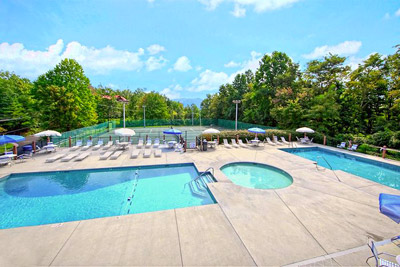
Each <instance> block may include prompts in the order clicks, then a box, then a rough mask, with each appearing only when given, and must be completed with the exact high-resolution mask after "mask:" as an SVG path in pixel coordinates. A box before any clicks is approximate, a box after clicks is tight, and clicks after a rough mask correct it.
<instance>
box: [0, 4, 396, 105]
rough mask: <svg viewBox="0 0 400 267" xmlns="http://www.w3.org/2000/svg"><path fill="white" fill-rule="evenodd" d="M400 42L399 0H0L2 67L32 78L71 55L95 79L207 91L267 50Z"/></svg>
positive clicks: (303, 58)
mask: <svg viewBox="0 0 400 267" xmlns="http://www.w3.org/2000/svg"><path fill="white" fill-rule="evenodd" d="M396 44H400V1H398V0H392V1H389V0H387V1H378V0H375V1H370V0H362V1H361V0H358V1H356V0H352V1H351V0H350V1H349V0H346V1H341V0H131V1H122V0H114V1H103V0H96V1H50V0H46V1H36V0H35V1H30V0H26V1H20V0H10V1H4V0H0V69H2V70H9V71H14V72H15V73H16V74H18V75H21V76H23V77H28V78H30V79H32V80H34V79H36V78H37V76H38V75H39V74H42V73H45V72H46V71H47V70H49V69H51V68H53V67H54V66H55V65H56V64H57V63H58V62H59V61H60V60H61V59H62V58H65V57H69V58H75V59H76V60H77V61H78V62H79V63H80V64H81V65H82V66H83V68H84V70H85V72H86V74H87V76H88V77H89V78H90V81H91V83H92V85H94V86H97V85H100V84H102V85H104V86H111V87H113V88H119V89H125V88H129V89H136V88H138V87H140V88H146V89H147V90H149V91H150V90H154V91H158V92H162V93H164V94H165V95H167V96H168V97H171V98H196V97H200V98H203V97H205V95H206V94H208V93H214V92H216V91H217V90H218V87H219V85H221V84H222V83H226V82H230V81H231V80H232V79H233V77H234V76H235V74H237V73H239V72H243V71H245V70H247V69H249V68H250V69H253V70H254V69H255V68H256V67H257V66H258V61H259V59H260V58H261V57H262V55H264V54H266V53H271V52H273V51H282V52H285V53H287V54H288V55H289V56H290V57H291V58H292V59H293V60H294V61H295V62H297V63H300V64H301V66H302V67H304V66H305V64H306V63H307V62H308V61H309V60H312V59H318V58H321V57H323V56H324V55H326V54H327V53H329V52H332V53H336V54H339V55H342V56H346V57H347V58H348V59H347V64H349V65H350V66H352V67H353V68H354V67H355V66H357V64H358V63H360V62H362V60H363V59H365V58H366V57H367V56H368V55H370V54H371V53H374V52H378V53H381V54H383V55H387V54H391V53H393V52H394V49H393V46H394V45H396Z"/></svg>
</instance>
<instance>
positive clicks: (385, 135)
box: [368, 131, 393, 146]
mask: <svg viewBox="0 0 400 267" xmlns="http://www.w3.org/2000/svg"><path fill="white" fill-rule="evenodd" d="M392 135H393V133H392V132H391V131H382V132H377V133H374V134H373V135H371V136H370V137H369V138H368V143H369V144H372V145H375V146H385V145H386V146H388V145H389V143H390V140H391V138H392Z"/></svg>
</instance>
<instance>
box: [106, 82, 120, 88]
mask: <svg viewBox="0 0 400 267" xmlns="http://www.w3.org/2000/svg"><path fill="white" fill-rule="evenodd" d="M106 87H109V88H112V89H119V86H118V85H116V84H113V83H109V84H107V85H106Z"/></svg>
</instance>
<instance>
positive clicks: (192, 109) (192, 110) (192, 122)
mask: <svg viewBox="0 0 400 267" xmlns="http://www.w3.org/2000/svg"><path fill="white" fill-rule="evenodd" d="M193 125H194V123H193V108H192V126H193Z"/></svg>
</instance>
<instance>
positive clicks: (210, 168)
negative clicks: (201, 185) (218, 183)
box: [203, 167, 214, 175]
mask: <svg viewBox="0 0 400 267" xmlns="http://www.w3.org/2000/svg"><path fill="white" fill-rule="evenodd" d="M209 170H212V172H211V173H212V175H214V168H213V167H209V168H208V169H207V170H206V171H204V172H203V174H204V173H206V172H208V171H209Z"/></svg>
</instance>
